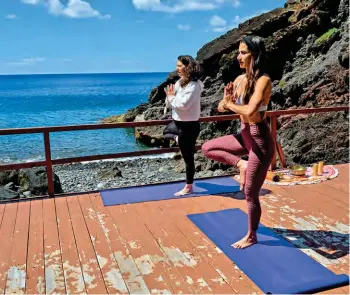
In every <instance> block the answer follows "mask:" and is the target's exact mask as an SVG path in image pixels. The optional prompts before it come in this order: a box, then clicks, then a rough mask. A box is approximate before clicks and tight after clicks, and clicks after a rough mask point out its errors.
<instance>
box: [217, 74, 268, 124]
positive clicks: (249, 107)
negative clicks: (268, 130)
mask: <svg viewBox="0 0 350 295" xmlns="http://www.w3.org/2000/svg"><path fill="white" fill-rule="evenodd" d="M269 88H271V81H270V78H268V77H266V76H262V77H260V78H259V79H258V81H257V83H256V85H255V89H254V93H253V95H252V97H251V99H250V100H249V103H248V104H246V105H236V104H234V103H233V102H232V101H230V100H228V99H226V100H225V103H224V108H226V109H229V110H231V111H233V112H235V113H237V114H239V115H242V116H246V117H252V116H253V115H254V114H255V113H256V112H257V110H258V109H259V106H260V105H261V103H262V102H263V99H264V94H265V91H266V90H268V89H269Z"/></svg>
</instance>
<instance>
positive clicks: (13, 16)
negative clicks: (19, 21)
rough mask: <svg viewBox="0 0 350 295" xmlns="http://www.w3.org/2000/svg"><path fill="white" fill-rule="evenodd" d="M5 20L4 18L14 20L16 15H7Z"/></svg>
mask: <svg viewBox="0 0 350 295" xmlns="http://www.w3.org/2000/svg"><path fill="white" fill-rule="evenodd" d="M5 18H6V19H16V18H18V17H17V15H15V14H8V15H6V17H5Z"/></svg>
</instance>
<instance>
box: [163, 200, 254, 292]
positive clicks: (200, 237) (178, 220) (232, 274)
mask: <svg viewBox="0 0 350 295" xmlns="http://www.w3.org/2000/svg"><path fill="white" fill-rule="evenodd" d="M202 198H207V197H201V198H200V199H202ZM193 199H197V198H193ZM158 206H159V207H160V209H161V210H162V211H163V214H165V215H166V216H167V217H168V218H169V219H170V220H172V221H173V222H174V224H175V225H176V226H177V227H178V229H179V230H180V231H181V232H182V233H183V235H185V236H186V237H187V238H188V239H189V240H190V241H191V243H192V244H193V245H194V246H195V247H196V248H197V249H199V250H200V251H201V252H203V253H204V254H205V255H207V259H210V262H211V263H212V265H213V266H214V267H215V269H218V270H220V272H222V276H224V277H226V278H227V280H228V282H229V284H230V286H231V287H232V288H233V290H234V291H235V292H236V293H238V294H241V293H245V294H247V293H261V292H260V290H259V289H258V288H257V287H255V285H254V284H253V283H252V282H251V280H250V279H249V278H248V277H247V276H246V275H245V274H244V273H243V272H242V271H240V270H239V269H238V267H237V266H235V265H234V263H233V262H232V261H231V260H230V259H229V258H228V257H227V256H226V255H225V254H224V253H223V252H222V251H221V250H220V249H219V248H218V247H216V245H215V244H214V243H212V242H211V240H209V238H208V237H207V236H206V235H204V234H203V233H202V232H201V231H200V230H198V228H197V227H196V226H195V225H194V224H193V223H192V222H191V221H190V220H189V219H188V218H187V217H186V215H187V214H192V213H199V212H206V211H208V210H201V209H200V208H199V207H198V205H197V204H195V203H194V202H193V201H192V200H191V199H178V200H168V201H164V202H158ZM209 211H211V210H210V209H209ZM208 254H209V255H208Z"/></svg>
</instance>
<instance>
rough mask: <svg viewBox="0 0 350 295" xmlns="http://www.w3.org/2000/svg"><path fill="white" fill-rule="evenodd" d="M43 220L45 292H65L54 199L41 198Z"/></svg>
mask: <svg viewBox="0 0 350 295" xmlns="http://www.w3.org/2000/svg"><path fill="white" fill-rule="evenodd" d="M43 222H44V258H45V283H46V293H47V294H66V293H67V292H66V287H65V280H64V273H63V267H62V257H61V247H60V242H59V238H58V229H57V217H56V209H55V199H45V200H43Z"/></svg>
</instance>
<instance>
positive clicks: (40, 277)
mask: <svg viewBox="0 0 350 295" xmlns="http://www.w3.org/2000/svg"><path fill="white" fill-rule="evenodd" d="M27 256H28V258H27V282H26V293H27V294H45V267H44V263H45V260H44V222H43V201H42V200H33V201H31V204H30V225H29V240H28V255H27Z"/></svg>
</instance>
